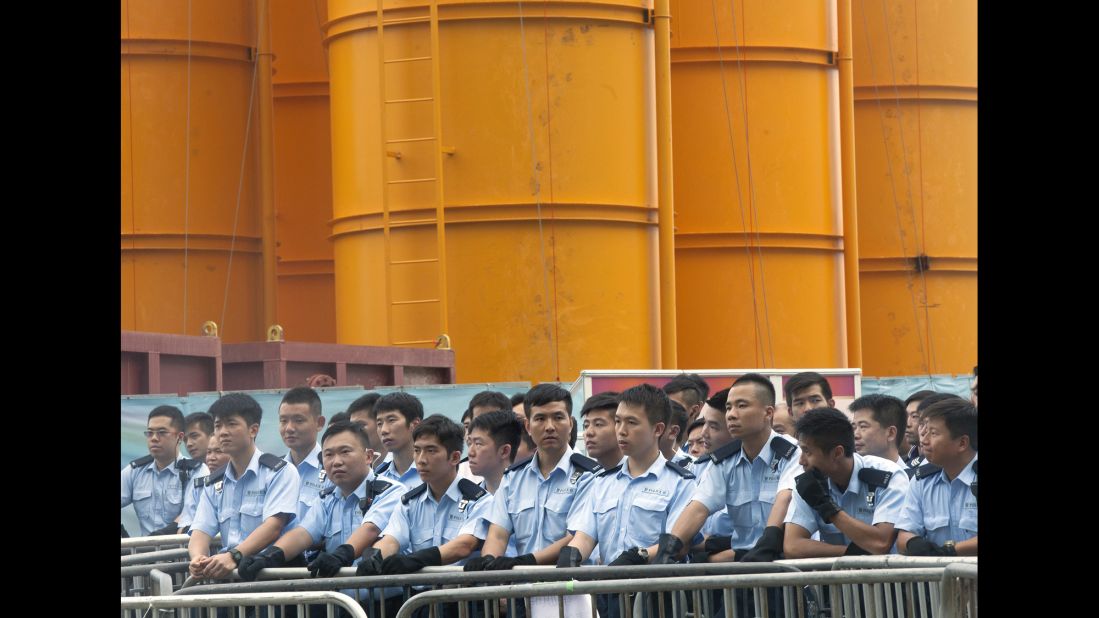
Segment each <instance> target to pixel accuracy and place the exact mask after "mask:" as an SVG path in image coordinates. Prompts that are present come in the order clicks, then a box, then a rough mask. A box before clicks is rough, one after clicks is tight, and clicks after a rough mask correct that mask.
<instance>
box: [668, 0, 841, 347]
mask: <svg viewBox="0 0 1099 618" xmlns="http://www.w3.org/2000/svg"><path fill="white" fill-rule="evenodd" d="M715 13H716V18H715ZM836 36H837V35H836V15H835V5H834V3H832V2H804V1H802V0H734V1H733V2H716V3H711V2H693V1H691V2H689V1H686V0H679V1H675V2H673V3H672V86H673V92H672V97H673V100H672V112H673V126H674V128H675V143H674V157H675V204H676V292H677V299H678V309H677V310H678V326H679V333H678V337H679V359H678V360H679V364H680V365H681V366H684V367H730V366H732V367H777V368H783V367H787V368H790V367H844V366H847V327H846V310H845V300H844V276H843V247H844V245H843V233H844V229H843V223H842V199H841V177H840V172H841V169H840V168H841V165H840V134H839V133H840V131H839V109H838V106H839V95H838V75H837V69H836V67H835V56H836V52H837V51H838V49H837V41H836Z"/></svg>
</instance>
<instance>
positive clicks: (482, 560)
mask: <svg viewBox="0 0 1099 618" xmlns="http://www.w3.org/2000/svg"><path fill="white" fill-rule="evenodd" d="M493 560H496V556H493V555H492V554H481V555H480V556H477V557H476V558H470V559H469V560H468V561H467V562H466V565H465V566H464V567H462V570H463V571H487V570H488V568H489V565H490V564H492V561H493Z"/></svg>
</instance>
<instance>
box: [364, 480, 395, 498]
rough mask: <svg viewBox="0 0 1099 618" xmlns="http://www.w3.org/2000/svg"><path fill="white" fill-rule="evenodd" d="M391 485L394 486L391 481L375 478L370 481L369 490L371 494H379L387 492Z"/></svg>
mask: <svg viewBox="0 0 1099 618" xmlns="http://www.w3.org/2000/svg"><path fill="white" fill-rule="evenodd" d="M390 487H393V483H390V482H389V481H383V480H381V479H374V480H373V481H371V482H370V485H369V486H368V490H369V491H370V493H371V494H373V495H375V496H377V495H381V494H382V493H385V490H387V489H389V488H390Z"/></svg>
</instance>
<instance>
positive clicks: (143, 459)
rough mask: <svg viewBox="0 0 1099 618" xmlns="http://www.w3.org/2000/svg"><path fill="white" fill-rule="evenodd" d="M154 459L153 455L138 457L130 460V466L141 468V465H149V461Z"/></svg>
mask: <svg viewBox="0 0 1099 618" xmlns="http://www.w3.org/2000/svg"><path fill="white" fill-rule="evenodd" d="M152 460H153V456H152V455H146V456H144V457H138V458H137V459H135V460H133V461H131V462H130V467H131V468H140V467H141V466H147V465H149V462H151V461H152Z"/></svg>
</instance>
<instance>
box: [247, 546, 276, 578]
mask: <svg viewBox="0 0 1099 618" xmlns="http://www.w3.org/2000/svg"><path fill="white" fill-rule="evenodd" d="M284 564H286V554H284V553H283V551H282V549H280V548H278V547H275V546H273V545H272V546H271V547H268V548H267V549H265V550H263V551H261V552H260V553H258V554H256V555H254V556H245V557H243V558H241V559H240V564H238V565H237V575H240V578H241V579H243V580H244V581H246V582H254V581H256V576H257V575H259V572H260V571H262V570H263V569H277V568H278V567H281V566H282V565H284Z"/></svg>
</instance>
